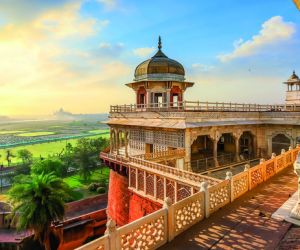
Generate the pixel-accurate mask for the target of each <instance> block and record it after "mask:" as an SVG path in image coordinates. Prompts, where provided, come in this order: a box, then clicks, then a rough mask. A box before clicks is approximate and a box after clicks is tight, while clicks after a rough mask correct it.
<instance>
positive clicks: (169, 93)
mask: <svg viewBox="0 0 300 250" xmlns="http://www.w3.org/2000/svg"><path fill="white" fill-rule="evenodd" d="M170 102H171V89H167V100H166V103H167V106H168V107H169V106H170Z"/></svg>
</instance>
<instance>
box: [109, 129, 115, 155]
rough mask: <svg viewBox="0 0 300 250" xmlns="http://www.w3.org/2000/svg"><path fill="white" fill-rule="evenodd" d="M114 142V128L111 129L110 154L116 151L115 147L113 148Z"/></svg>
mask: <svg viewBox="0 0 300 250" xmlns="http://www.w3.org/2000/svg"><path fill="white" fill-rule="evenodd" d="M113 140H114V138H113V129H112V128H110V138H109V152H110V153H112V152H113V150H114V148H113V147H114V146H113Z"/></svg>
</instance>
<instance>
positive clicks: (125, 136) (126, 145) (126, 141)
mask: <svg viewBox="0 0 300 250" xmlns="http://www.w3.org/2000/svg"><path fill="white" fill-rule="evenodd" d="M124 143H125V156H126V157H128V132H125V133H124Z"/></svg>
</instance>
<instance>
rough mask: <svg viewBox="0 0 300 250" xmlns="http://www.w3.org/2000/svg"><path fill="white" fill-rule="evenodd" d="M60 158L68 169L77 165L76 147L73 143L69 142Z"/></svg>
mask: <svg viewBox="0 0 300 250" xmlns="http://www.w3.org/2000/svg"><path fill="white" fill-rule="evenodd" d="M59 159H60V160H61V161H62V163H63V164H64V165H65V167H66V168H67V169H69V168H72V167H73V168H74V167H75V159H74V148H73V146H72V144H71V143H67V144H66V147H65V149H64V150H63V151H62V152H61V154H60V155H59Z"/></svg>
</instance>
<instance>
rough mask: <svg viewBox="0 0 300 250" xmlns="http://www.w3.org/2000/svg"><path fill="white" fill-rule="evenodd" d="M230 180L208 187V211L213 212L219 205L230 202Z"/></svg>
mask: <svg viewBox="0 0 300 250" xmlns="http://www.w3.org/2000/svg"><path fill="white" fill-rule="evenodd" d="M229 184H230V181H229V180H225V181H223V182H221V183H219V184H217V185H215V186H213V187H210V188H208V192H209V213H210V214H211V213H213V212H215V211H216V210H218V209H219V208H220V207H223V206H224V205H226V204H227V203H229V202H230V185H229Z"/></svg>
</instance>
